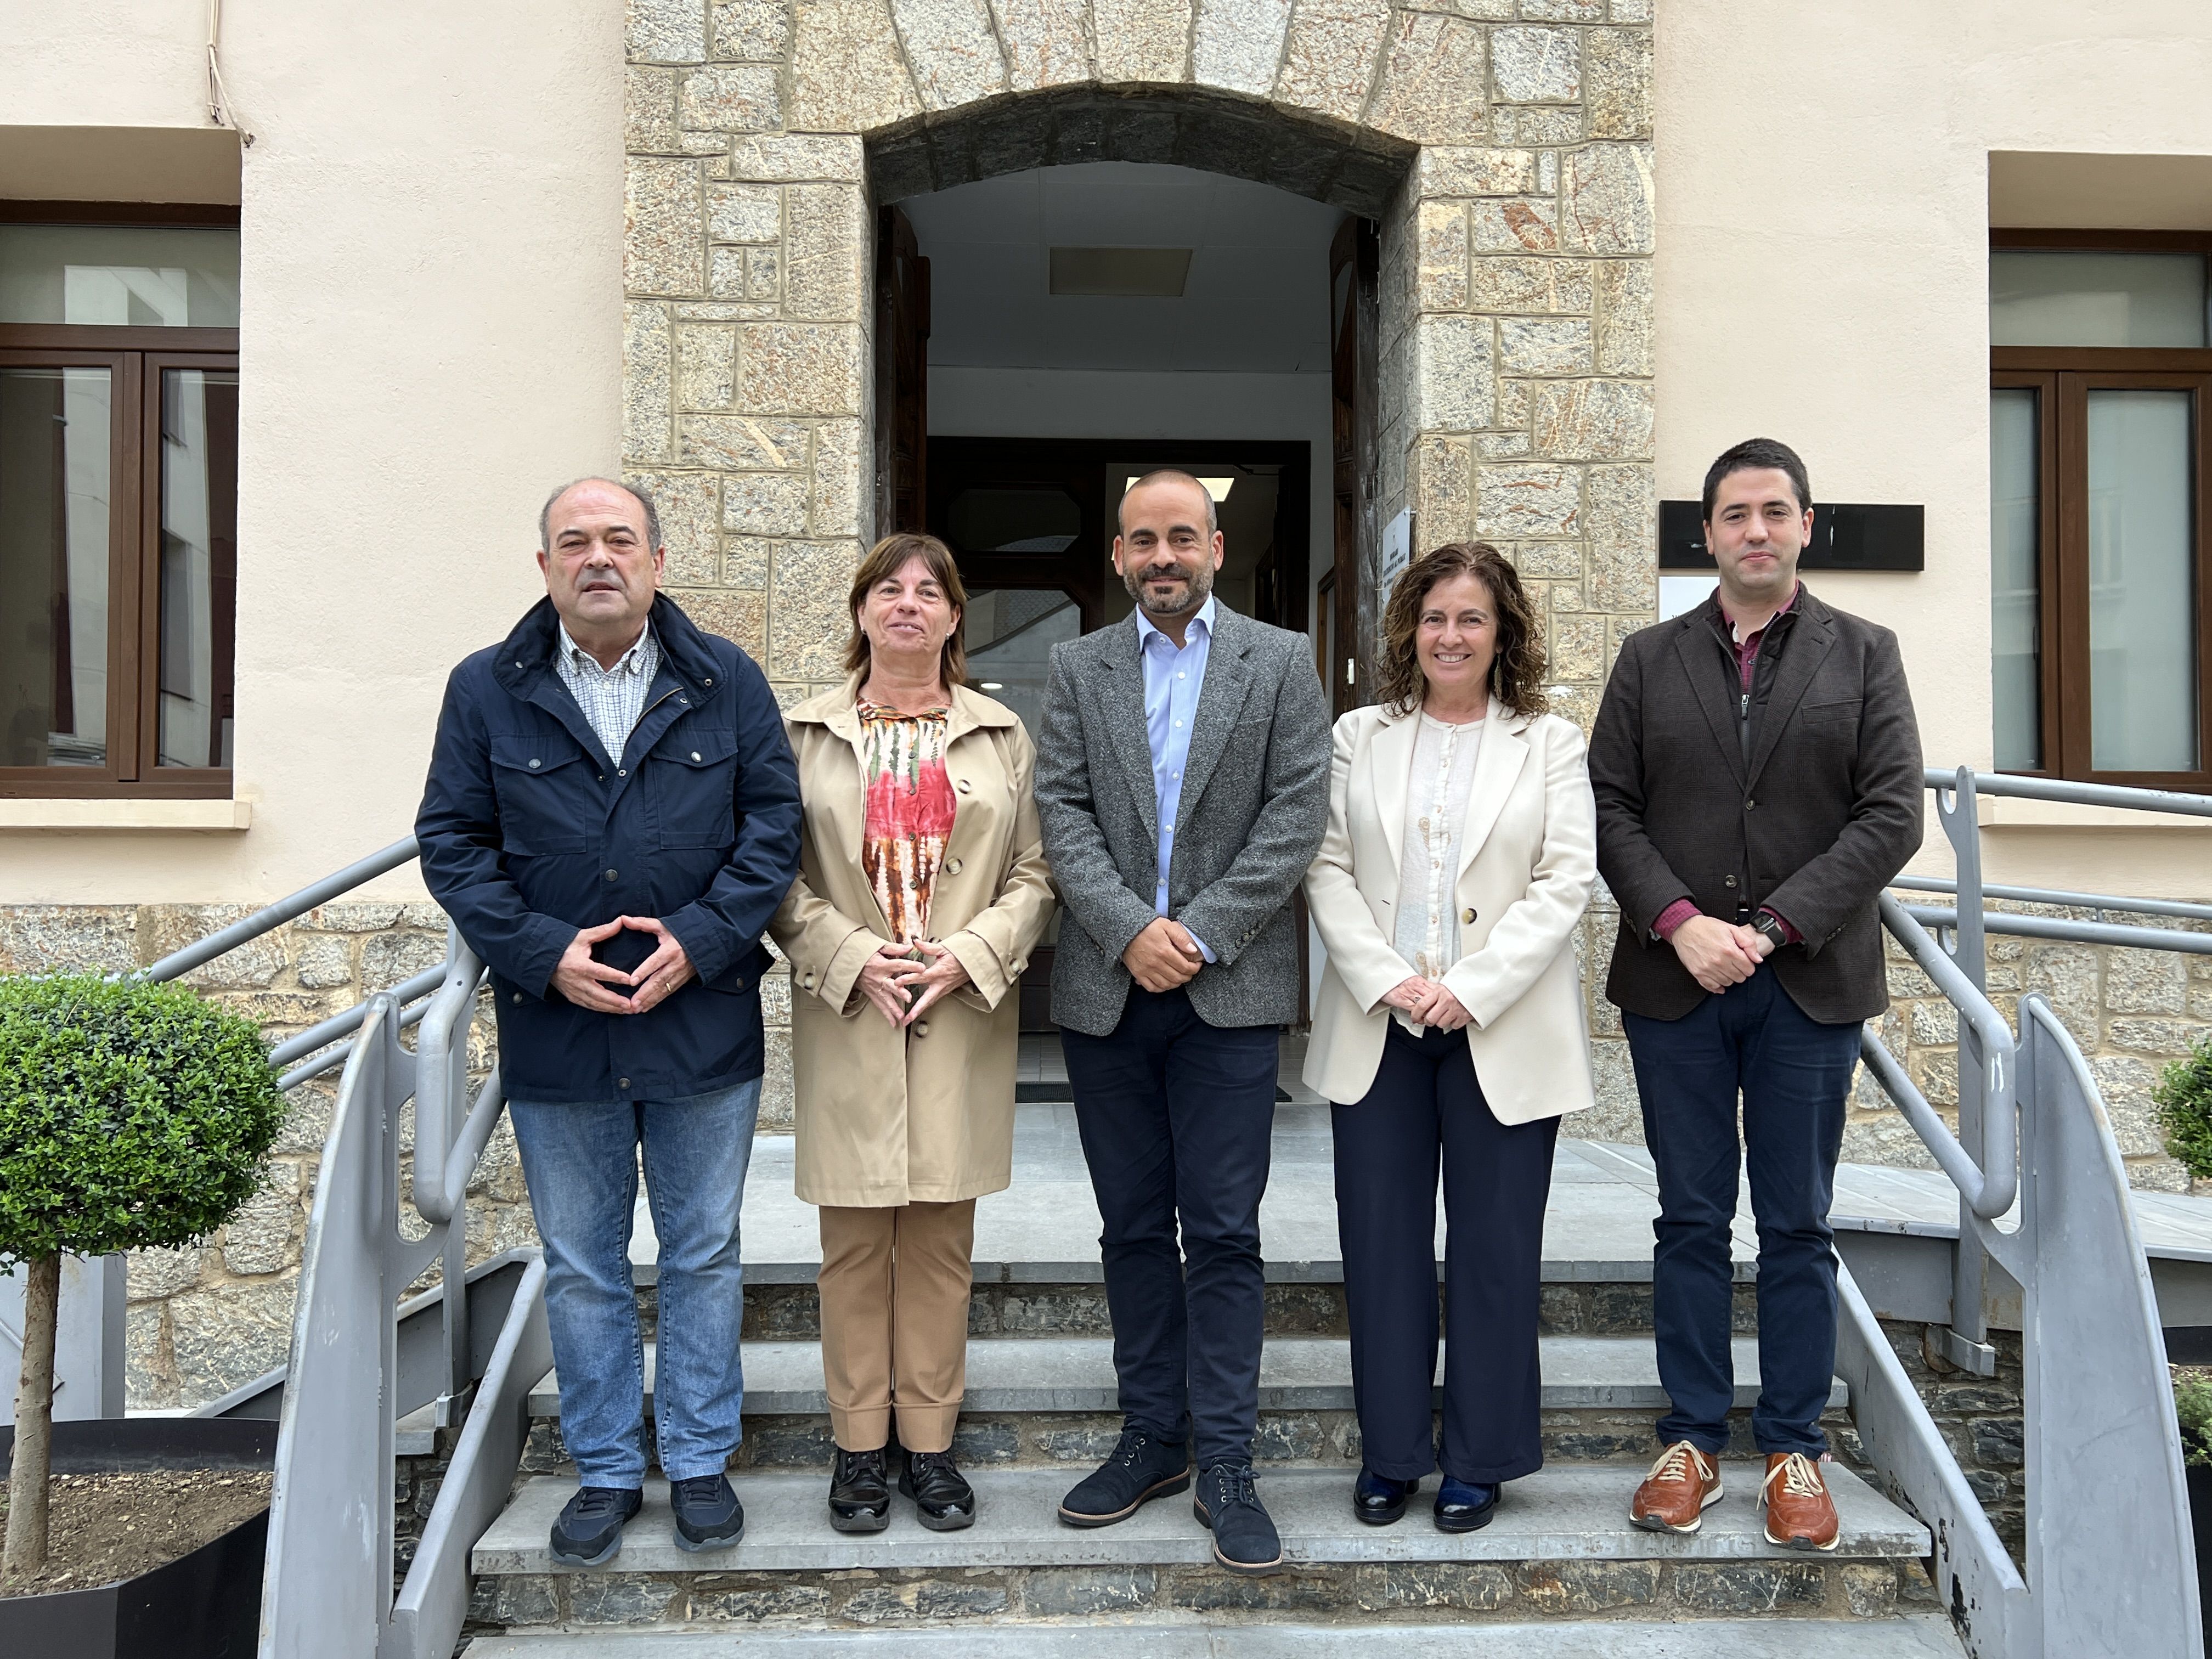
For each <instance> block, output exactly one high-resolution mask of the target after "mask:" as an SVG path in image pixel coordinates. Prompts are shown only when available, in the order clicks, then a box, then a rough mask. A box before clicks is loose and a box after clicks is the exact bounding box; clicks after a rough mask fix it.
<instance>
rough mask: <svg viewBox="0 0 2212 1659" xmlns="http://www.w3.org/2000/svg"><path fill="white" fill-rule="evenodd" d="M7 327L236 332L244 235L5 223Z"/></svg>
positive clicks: (2, 314) (0, 268)
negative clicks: (240, 247) (240, 242)
mask: <svg viewBox="0 0 2212 1659" xmlns="http://www.w3.org/2000/svg"><path fill="white" fill-rule="evenodd" d="M0 323H103V324H108V325H117V326H127V327H131V328H186V327H191V328H236V327H237V326H238V233H237V232H236V231H235V230H198V229H187V228H182V227H179V226H175V225H0Z"/></svg>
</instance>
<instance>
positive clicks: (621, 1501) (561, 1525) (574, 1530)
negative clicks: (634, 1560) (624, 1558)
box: [550, 1486, 645, 1567]
mask: <svg viewBox="0 0 2212 1659" xmlns="http://www.w3.org/2000/svg"><path fill="white" fill-rule="evenodd" d="M644 1507H645V1494H644V1493H643V1492H640V1491H638V1490H637V1488H635V1486H585V1487H582V1488H581V1489H580V1490H579V1491H578V1492H577V1493H576V1495H575V1496H574V1498H570V1499H569V1500H568V1503H567V1504H565V1505H563V1506H562V1510H561V1518H560V1519H559V1520H558V1521H556V1522H554V1523H553V1541H552V1543H551V1545H550V1549H551V1551H552V1555H553V1559H555V1560H556V1561H558V1562H559V1563H560V1564H561V1565H562V1566H564V1567H596V1566H598V1565H599V1564H600V1563H601V1562H603V1561H610V1560H612V1559H614V1553H615V1552H616V1551H617V1550H618V1549H620V1548H621V1547H622V1529H623V1522H626V1521H628V1520H629V1518H630V1516H634V1515H635V1514H636V1513H637V1512H638V1511H639V1510H641V1509H643V1508H644Z"/></svg>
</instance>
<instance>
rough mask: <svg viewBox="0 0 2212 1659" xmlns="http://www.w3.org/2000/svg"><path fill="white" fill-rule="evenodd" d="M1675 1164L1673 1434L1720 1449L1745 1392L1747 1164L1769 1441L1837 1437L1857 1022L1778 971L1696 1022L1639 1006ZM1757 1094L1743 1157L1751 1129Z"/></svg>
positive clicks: (1664, 1235) (1668, 1202)
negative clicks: (1806, 997)
mask: <svg viewBox="0 0 2212 1659" xmlns="http://www.w3.org/2000/svg"><path fill="white" fill-rule="evenodd" d="M1622 1018H1623V1023H1624V1024H1626V1026H1627V1028H1628V1051H1629V1054H1630V1055H1631V1057H1632V1059H1633V1060H1634V1061H1635V1064H1636V1088H1637V1092H1638V1095H1640V1096H1641V1097H1642V1098H1643V1103H1644V1144H1645V1145H1646V1146H1649V1147H1650V1151H1651V1158H1652V1162H1653V1163H1654V1164H1655V1165H1656V1168H1657V1171H1658V1176H1659V1216H1658V1218H1657V1219H1656V1221H1654V1222H1653V1223H1652V1224H1651V1228H1652V1232H1653V1234H1654V1235H1655V1237H1656V1239H1657V1248H1656V1249H1655V1250H1654V1252H1653V1259H1652V1266H1651V1278H1652V1293H1653V1323H1654V1325H1655V1326H1656V1329H1657V1334H1658V1348H1659V1380H1660V1382H1661V1383H1662V1384H1663V1385H1664V1386H1665V1388H1666V1390H1667V1395H1668V1399H1669V1400H1671V1401H1673V1402H1674V1409H1673V1410H1672V1411H1670V1412H1668V1413H1667V1415H1666V1416H1664V1417H1662V1418H1661V1419H1659V1438H1660V1440H1661V1441H1662V1443H1668V1444H1672V1443H1674V1442H1675V1441H1677V1440H1687V1441H1689V1442H1690V1443H1692V1445H1694V1446H1696V1447H1697V1448H1698V1449H1699V1450H1700V1451H1704V1452H1706V1453H1709V1454H1716V1453H1718V1452H1720V1451H1722V1450H1723V1449H1725V1448H1726V1446H1727V1444H1728V1413H1729V1407H1730V1406H1731V1405H1732V1404H1733V1403H1734V1402H1735V1368H1734V1367H1733V1365H1731V1364H1730V1363H1729V1302H1730V1286H1731V1279H1732V1274H1731V1270H1730V1267H1729V1228H1730V1225H1731V1224H1732V1223H1733V1222H1734V1220H1735V1202H1736V1177H1737V1171H1738V1169H1739V1168H1740V1167H1742V1168H1747V1170H1748V1171H1749V1174H1750V1177H1751V1209H1752V1216H1753V1219H1754V1220H1755V1221H1756V1222H1757V1224H1758V1229H1759V1405H1758V1407H1757V1408H1756V1409H1755V1410H1754V1411H1753V1413H1752V1419H1751V1426H1752V1437H1753V1440H1754V1441H1755V1442H1756V1443H1757V1444H1758V1447H1759V1450H1760V1451H1762V1452H1768V1453H1771V1452H1803V1453H1805V1454H1807V1455H1808V1456H1818V1455H1820V1453H1821V1452H1822V1451H1824V1450H1826V1448H1827V1443H1828V1442H1827V1437H1826V1435H1825V1434H1823V1433H1822V1432H1821V1431H1820V1413H1822V1412H1823V1411H1824V1410H1826V1407H1827V1402H1828V1389H1829V1387H1830V1384H1831V1381H1832V1378H1833V1376H1834V1375H1835V1369H1836V1255H1835V1249H1834V1246H1833V1243H1832V1237H1833V1236H1832V1234H1831V1232H1830V1231H1829V1229H1828V1206H1829V1203H1830V1201H1831V1200H1832V1198H1833V1196H1834V1193H1835V1182H1836V1158H1837V1156H1838V1152H1840V1151H1841V1149H1842V1146H1843V1139H1844V1104H1845V1101H1846V1099H1847V1097H1848V1096H1849V1094H1850V1086H1851V1073H1852V1070H1853V1068H1854V1067H1855V1066H1857V1061H1858V1052H1859V1026H1858V1022H1857V1021H1856V1020H1854V1021H1851V1022H1850V1023H1848V1024H1842V1025H1824V1024H1821V1023H1820V1021H1818V1020H1816V1019H1814V1018H1811V1017H1810V1016H1809V1015H1808V1014H1806V1013H1805V1012H1803V1011H1802V1010H1801V1009H1800V1008H1799V1007H1798V1006H1797V1005H1796V1003H1794V1002H1792V1001H1791V1000H1790V994H1789V993H1788V992H1786V991H1784V989H1783V988H1782V985H1781V982H1780V981H1778V980H1777V979H1776V978H1775V976H1774V975H1773V974H1772V973H1771V971H1770V970H1768V969H1764V968H1762V969H1759V971H1758V972H1756V973H1754V974H1753V975H1752V976H1751V977H1750V978H1749V979H1747V980H1746V981H1744V982H1743V983H1742V984H1741V985H1732V986H1730V987H1729V988H1728V989H1727V990H1726V991H1724V992H1722V993H1721V994H1718V995H1717V996H1716V995H1708V996H1707V997H1706V998H1705V1000H1704V1001H1702V1002H1700V1003H1699V1005H1698V1006H1696V1007H1695V1008H1693V1009H1692V1010H1691V1011H1690V1012H1688V1013H1686V1014H1685V1015H1683V1016H1682V1017H1681V1018H1680V1019H1650V1018H1645V1017H1644V1016H1643V1015H1640V1014H1626V1015H1624V1016H1623V1017H1622ZM1739 1096H1741V1099H1742V1103H1743V1105H1742V1139H1741V1160H1740V1159H1739V1152H1738V1146H1739V1143H1738V1139H1737V1128H1736V1123H1737V1112H1736V1103H1737V1099H1738V1097H1739Z"/></svg>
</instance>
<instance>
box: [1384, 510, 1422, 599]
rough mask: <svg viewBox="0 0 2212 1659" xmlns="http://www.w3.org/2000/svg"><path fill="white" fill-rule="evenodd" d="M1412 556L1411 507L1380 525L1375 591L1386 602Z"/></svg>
mask: <svg viewBox="0 0 2212 1659" xmlns="http://www.w3.org/2000/svg"><path fill="white" fill-rule="evenodd" d="M1411 562H1413V508H1412V507H1407V509H1406V510H1405V511H1404V512H1402V513H1399V515H1398V516H1397V517H1396V518H1395V519H1393V520H1390V522H1389V523H1388V524H1386V525H1384V526H1383V573H1382V580H1380V581H1379V582H1378V583H1377V584H1376V592H1377V593H1378V594H1380V595H1381V597H1382V599H1383V601H1384V602H1385V603H1386V604H1387V603H1388V602H1389V598H1390V590H1391V588H1392V587H1394V586H1396V584H1397V580H1398V577H1399V575H1400V574H1401V572H1403V571H1404V569H1405V568H1406V567H1407V565H1408V564H1409V563H1411Z"/></svg>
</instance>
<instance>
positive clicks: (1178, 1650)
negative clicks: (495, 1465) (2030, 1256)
mask: <svg viewBox="0 0 2212 1659" xmlns="http://www.w3.org/2000/svg"><path fill="white" fill-rule="evenodd" d="M1375 1638H1376V1631H1375V1629H1374V1627H1372V1626H1367V1627H1358V1626H1343V1625H1263V1624H1249V1625H1219V1624H1212V1625H1201V1624H1196V1623H1191V1624H1182V1625H1089V1624H1086V1625H1078V1626H1064V1625H1060V1626H1054V1625H1022V1626H985V1627H978V1626H974V1625H968V1626H961V1627H959V1628H957V1629H951V1630H945V1629H939V1630H903V1631H829V1630H772V1629H771V1630H753V1629H748V1630H746V1631H745V1632H744V1634H743V1635H742V1636H740V1635H738V1634H737V1633H735V1632H721V1631H716V1632H697V1633H694V1634H678V1633H670V1634H665V1635H650V1636H634V1635H614V1634H602V1633H599V1632H592V1633H590V1634H588V1635H586V1634H576V1633H569V1634H557V1635H555V1634H549V1635H543V1636H508V1637H491V1638H478V1639H477V1641H476V1642H475V1643H474V1644H471V1647H470V1648H469V1650H468V1652H469V1659H579V1656H580V1655H584V1654H588V1655H589V1656H591V1659H742V1656H747V1655H754V1654H760V1655H770V1654H772V1655H776V1656H781V1659H1094V1656H1095V1659H1350V1656H1352V1655H1354V1654H1364V1653H1367V1652H1370V1651H1371V1650H1372V1646H1371V1644H1373V1642H1374V1640H1375ZM1385 1639H1386V1640H1387V1641H1388V1642H1389V1651H1390V1654H1391V1659H1775V1656H1776V1655H1777V1654H1778V1653H1787V1654H1788V1655H1789V1656H1790V1659H1960V1656H1961V1655H1963V1654H1964V1652H1965V1649H1964V1648H1963V1647H1962V1646H1961V1645H1960V1641H1959V1638H1958V1636H1957V1635H1956V1634H1955V1633H1954V1632H1953V1630H1952V1629H1951V1622H1950V1620H1948V1619H1945V1618H1944V1617H1942V1615H1941V1614H1938V1613H1919V1614H1914V1615H1911V1616H1908V1617H1904V1618H1890V1619H1865V1620H1847V1621H1846V1620H1836V1621H1833V1622H1831V1621H1828V1620H1801V1621H1800V1622H1798V1623H1796V1624H1793V1625H1792V1626H1790V1630H1789V1638H1788V1641H1787V1644H1786V1645H1785V1644H1779V1643H1778V1640H1777V1633H1776V1631H1775V1628H1774V1626H1773V1624H1772V1623H1771V1621H1770V1620H1763V1619H1748V1620H1738V1619H1701V1620H1694V1621H1684V1622H1681V1623H1668V1624H1647V1623H1644V1622H1641V1621H1629V1620H1606V1621H1604V1622H1603V1623H1598V1624H1589V1625H1579V1626H1577V1625H1564V1624H1534V1625H1532V1624H1523V1623H1521V1622H1519V1621H1517V1620H1516V1621H1515V1622H1512V1623H1506V1624H1489V1625H1466V1624H1453V1625H1394V1626H1390V1627H1389V1633H1388V1635H1387V1637H1386V1638H1385Z"/></svg>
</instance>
